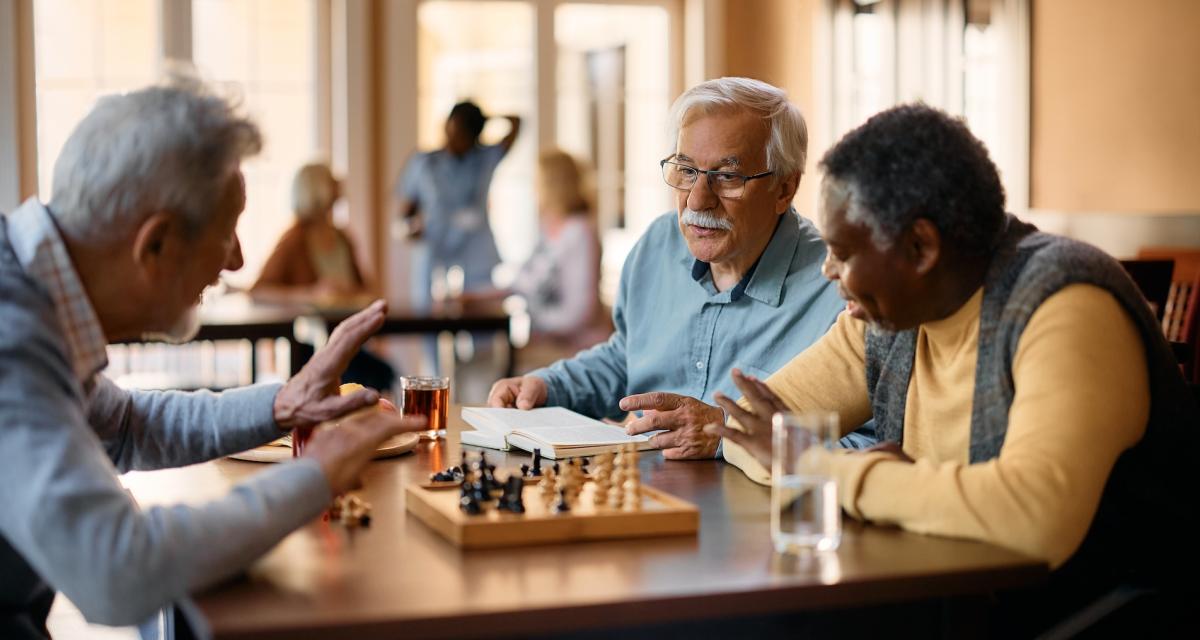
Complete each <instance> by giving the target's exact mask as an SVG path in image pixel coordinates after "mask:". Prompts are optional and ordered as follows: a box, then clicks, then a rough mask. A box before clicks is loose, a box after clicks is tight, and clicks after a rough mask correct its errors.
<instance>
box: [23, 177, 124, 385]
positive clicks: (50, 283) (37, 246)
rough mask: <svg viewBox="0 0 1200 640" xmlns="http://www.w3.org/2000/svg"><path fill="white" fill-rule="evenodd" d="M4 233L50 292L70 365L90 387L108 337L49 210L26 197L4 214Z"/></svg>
mask: <svg viewBox="0 0 1200 640" xmlns="http://www.w3.org/2000/svg"><path fill="white" fill-rule="evenodd" d="M8 233H9V239H10V241H11V242H12V247H13V252H14V253H15V254H16V256H17V262H19V263H20V265H21V267H22V268H23V269H24V270H25V273H27V274H29V276H30V277H31V278H33V280H34V281H35V282H36V283H37V284H38V285H39V286H41V287H42V288H43V289H44V290H45V291H46V293H48V294H50V299H51V300H52V301H53V302H54V309H55V312H56V313H57V314H58V320H59V322H60V323H61V324H62V329H63V337H64V338H65V339H66V341H67V346H68V347H69V348H70V351H71V353H70V357H71V367H72V369H73V370H74V371H75V375H76V377H78V378H79V381H80V383H81V384H83V386H84V388H85V389H86V388H90V387H91V386H92V385H91V382H92V378H93V377H94V376H95V375H96V374H98V373H99V372H100V371H101V370H103V369H104V368H105V367H106V366H108V353H107V352H106V347H107V346H108V342H107V341H106V340H105V339H104V331H103V329H101V327H100V319H99V318H97V317H96V310H95V309H93V308H92V302H91V300H89V299H88V297H87V292H86V291H84V290H83V283H82V282H80V281H79V274H78V273H76V271H75V265H74V264H72V263H71V256H70V255H68V254H67V246H66V244H64V243H63V239H62V235H60V234H59V231H58V227H57V226H56V225H55V224H54V219H53V218H52V217H51V215H50V210H49V209H47V208H46V207H45V206H43V205H42V203H40V202H38V201H37V199H36V198H30V199H28V200H26V201H25V203H24V204H22V205H21V206H20V207H18V208H17V210H16V211H13V212H12V213H11V214H9V215H8Z"/></svg>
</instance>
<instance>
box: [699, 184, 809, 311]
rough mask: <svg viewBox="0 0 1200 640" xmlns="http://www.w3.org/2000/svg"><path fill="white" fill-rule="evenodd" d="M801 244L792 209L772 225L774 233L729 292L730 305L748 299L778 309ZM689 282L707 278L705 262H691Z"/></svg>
mask: <svg viewBox="0 0 1200 640" xmlns="http://www.w3.org/2000/svg"><path fill="white" fill-rule="evenodd" d="M799 241H800V220H799V214H797V213H796V210H795V209H792V208H790V207H789V208H788V210H787V212H786V213H784V214H783V215H781V216H779V219H778V220H777V221H776V223H775V233H774V234H773V235H772V236H771V240H770V241H769V242H768V243H767V248H766V249H763V252H762V255H760V256H759V257H758V260H757V261H755V263H754V265H753V266H751V267H750V270H749V271H747V272H746V275H744V276H742V279H741V280H740V281H739V282H738V283H737V284H736V285H734V287H733V289H731V290H730V292H729V300H730V302H737V301H738V300H739V299H740V298H741V297H742V295H743V294H744V295H748V296H750V297H751V298H754V299H755V300H758V301H759V302H761V303H763V304H767V305H770V306H772V307H777V306H779V301H780V300H781V299H782V298H783V283H784V281H785V280H787V275H788V270H789V269H790V267H791V264H792V257H793V256H794V255H795V254H796V245H797V244H798V243H799ZM691 268H692V279H693V280H695V281H696V282H700V281H701V280H703V279H704V278H705V276H708V275H709V273H710V271H709V266H708V263H707V262H704V261H702V260H698V259H695V258H693V259H692V267H691Z"/></svg>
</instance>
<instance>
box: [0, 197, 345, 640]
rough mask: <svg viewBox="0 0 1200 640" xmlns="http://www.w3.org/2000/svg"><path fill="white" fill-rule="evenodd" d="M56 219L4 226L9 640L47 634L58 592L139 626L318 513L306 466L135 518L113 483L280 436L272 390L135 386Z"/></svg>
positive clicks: (322, 497)
mask: <svg viewBox="0 0 1200 640" xmlns="http://www.w3.org/2000/svg"><path fill="white" fill-rule="evenodd" d="M96 317H97V315H96V313H95V310H94V308H93V307H92V304H91V301H90V300H89V299H88V298H87V297H86V296H85V295H84V294H83V288H82V285H81V280H80V278H79V275H78V273H77V272H76V271H75V267H74V266H73V263H71V262H70V261H69V259H67V253H66V246H65V244H64V243H63V241H62V238H61V237H60V235H59V233H58V230H57V227H56V226H55V225H54V224H53V221H52V220H51V218H50V214H49V212H48V211H47V210H46V209H45V208H44V207H43V206H42V205H41V204H40V203H38V202H37V201H36V200H33V199H31V200H29V201H27V202H26V203H25V204H24V205H22V206H21V208H20V209H18V210H17V211H15V212H13V213H12V214H11V215H10V216H0V425H2V426H0V505H3V509H0V638H5V639H7V638H26V637H42V636H43V634H41V633H40V632H39V630H40V628H41V626H42V625H43V623H44V622H45V618H46V611H47V610H48V607H49V604H50V602H51V601H52V600H53V598H54V593H55V591H56V590H57V591H62V592H63V593H65V594H66V595H67V596H68V597H69V598H70V599H71V601H72V602H74V603H75V605H76V606H77V607H79V609H80V611H82V612H83V614H84V616H85V617H86V618H87V619H88V620H90V621H93V622H99V623H102V624H110V625H130V624H135V623H138V622H141V621H143V620H145V619H146V618H147V617H148V616H150V615H151V614H152V613H154V612H155V611H156V610H158V609H159V608H160V607H163V606H164V605H167V604H169V603H171V602H172V601H181V603H182V604H183V605H184V606H185V608H187V607H186V605H187V595H188V594H189V593H192V592H194V591H197V590H200V589H203V588H205V587H208V586H211V585H213V584H215V583H217V582H219V581H220V580H223V579H225V578H228V577H229V576H231V575H233V574H235V573H236V572H237V571H239V570H241V569H242V568H244V567H245V566H247V565H248V564H250V562H251V561H253V560H254V559H255V558H257V557H258V556H260V555H262V554H263V553H266V552H267V551H268V550H269V549H270V548H271V547H272V546H274V545H275V544H276V543H277V542H279V541H280V540H281V539H282V538H283V537H284V536H285V535H287V534H288V533H289V532H291V531H292V530H294V529H296V528H298V527H300V526H301V525H303V524H304V523H306V522H308V521H310V520H311V519H313V518H314V517H316V516H317V515H319V514H320V512H321V510H322V509H324V508H325V507H326V506H327V505H328V504H329V500H330V498H331V496H330V493H329V483H328V481H327V480H326V479H325V475H324V473H322V471H321V468H320V466H319V465H318V464H317V462H316V461H315V460H313V459H311V458H301V459H299V460H294V461H291V462H288V463H286V464H282V465H276V466H274V467H273V468H271V469H269V470H264V471H263V472H262V473H259V474H256V475H255V476H254V477H252V478H249V479H248V480H246V481H244V482H241V483H239V484H238V485H236V487H235V488H234V489H233V490H232V491H231V492H230V493H229V494H228V495H226V496H224V497H222V498H219V499H216V500H212V501H210V502H207V503H204V504H198V505H194V506H182V505H176V506H170V505H163V506H152V507H148V508H145V509H143V508H141V507H139V506H138V505H137V503H136V502H134V500H133V498H132V497H131V496H130V495H129V494H128V493H127V492H126V491H125V489H124V487H122V486H121V482H120V480H119V479H118V477H117V474H118V473H123V472H125V471H130V470H152V469H161V468H165V467H179V466H185V465H189V464H195V463H197V462H202V461H205V460H211V459H214V458H218V457H221V456H224V455H228V454H231V453H236V452H238V451H243V450H245V449H250V448H253V447H256V446H258V445H261V444H264V443H266V442H269V441H271V440H273V439H275V438H276V437H278V436H279V433H280V431H279V426H278V425H277V424H276V423H275V418H274V410H273V405H274V401H275V395H276V393H278V391H279V386H278V385H262V386H255V387H248V388H245V389H237V390H232V391H226V392H225V393H222V394H213V393H208V392H200V393H180V392H174V391H168V392H151V391H144V392H143V391H127V390H124V389H120V388H118V387H117V386H116V385H115V384H113V383H112V381H110V380H109V379H108V378H106V377H105V376H104V375H103V374H102V373H97V372H96V369H97V368H99V367H102V366H103V364H104V363H103V347H104V343H103V336H102V335H101V334H100V333H99V329H98V328H97V327H93V326H91V325H93V324H95V323H96V322H97V321H96V320H95V318H96Z"/></svg>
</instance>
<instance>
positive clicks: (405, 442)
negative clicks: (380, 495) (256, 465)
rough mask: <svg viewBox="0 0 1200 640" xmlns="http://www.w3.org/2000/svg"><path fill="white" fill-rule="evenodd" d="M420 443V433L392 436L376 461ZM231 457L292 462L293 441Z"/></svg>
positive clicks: (268, 445) (380, 449)
mask: <svg viewBox="0 0 1200 640" xmlns="http://www.w3.org/2000/svg"><path fill="white" fill-rule="evenodd" d="M420 441H421V434H419V433H401V434H400V435H397V436H392V437H391V438H390V439H388V440H387V441H385V442H384V443H383V444H381V445H379V448H378V449H376V450H375V459H376V460H378V459H380V458H391V457H392V456H398V455H400V454H402V453H408V452H409V451H412V450H413V448H414V447H416V446H417V443H418V442H420ZM276 442H287V445H286V446H284V445H280V444H275V443H276ZM229 457H230V458H233V459H234V460H245V461H247V462H283V461H285V460H291V459H292V441H291V438H290V437H289V438H286V439H285V438H280V439H279V440H276V441H275V442H272V443H270V444H264V445H263V446H261V447H255V448H253V449H250V450H249V451H243V452H241V453H235V454H233V455H231V456H229Z"/></svg>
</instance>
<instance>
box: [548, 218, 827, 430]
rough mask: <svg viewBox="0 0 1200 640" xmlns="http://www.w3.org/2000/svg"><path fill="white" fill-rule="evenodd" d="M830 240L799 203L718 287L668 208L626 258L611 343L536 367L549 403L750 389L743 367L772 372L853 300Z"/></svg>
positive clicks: (580, 406) (707, 395)
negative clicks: (826, 270)
mask: <svg viewBox="0 0 1200 640" xmlns="http://www.w3.org/2000/svg"><path fill="white" fill-rule="evenodd" d="M824 259H825V244H824V243H823V242H822V241H821V238H820V236H818V235H817V232H816V229H815V228H814V227H813V226H812V223H810V222H809V221H808V220H805V219H803V218H801V217H800V216H799V215H797V214H796V212H795V211H792V210H789V211H788V213H786V214H784V215H783V216H782V217H781V219H780V220H779V223H778V226H777V227H776V229H775V234H774V235H773V236H772V237H771V240H770V242H769V243H768V244H767V248H766V249H765V250H764V251H763V254H762V256H760V257H759V260H758V263H757V265H756V266H755V267H754V268H753V270H752V272H751V273H750V274H749V276H748V278H744V279H743V281H742V282H741V283H739V284H738V286H736V287H733V288H730V289H727V290H725V291H717V288H716V286H715V285H714V284H713V279H712V273H711V270H710V269H709V268H708V265H707V264H706V263H704V262H700V261H698V260H696V258H694V257H693V256H692V254H691V253H690V252H689V251H688V247H687V242H686V241H685V240H684V238H683V235H682V234H681V233H680V231H679V227H678V224H677V222H676V214H674V213H669V214H666V215H663V216H661V217H659V218H658V219H657V220H655V221H654V223H653V224H651V225H650V228H649V229H647V231H646V233H645V235H643V236H642V238H641V239H640V240H638V243H637V245H635V246H634V248H633V251H632V252H630V254H629V257H628V258H626V260H625V267H624V269H623V270H622V272H621V284H620V289H619V291H618V293H617V302H616V306H615V307H614V308H613V323H614V325H615V328H616V330H615V332H614V333H613V335H612V337H611V338H609V340H608V341H607V342H604V343H602V344H599V345H597V346H595V347H593V348H591V349H588V350H587V351H583V352H581V353H579V354H578V355H576V356H575V357H573V358H571V359H569V360H560V361H559V362H556V363H554V364H553V365H551V366H550V367H548V368H545V369H539V370H537V371H534V372H532V374H531V375H535V376H538V377H540V378H542V379H543V380H545V381H546V385H547V387H548V391H549V396H548V399H547V404H548V405H554V406H563V407H567V408H569V409H571V410H573V411H577V412H579V413H583V414H586V415H589V416H592V417H597V418H598V417H607V418H619V417H620V416H622V415H624V413H625V412H623V411H621V409H620V407H619V406H618V403H619V402H620V400H621V398H623V397H625V396H627V395H630V394H635V393H645V392H648V391H668V392H671V393H677V394H681V395H686V396H691V397H693V398H697V399H699V400H702V401H704V402H706V403H709V404H715V402H714V401H713V394H714V393H715V392H717V391H720V392H722V393H724V394H726V395H728V396H730V397H733V398H737V397H739V396H740V395H741V394H740V393H739V392H738V390H737V388H736V387H735V386H734V384H733V380H732V379H731V378H730V370H731V369H733V368H734V367H737V368H740V369H742V370H743V371H746V372H747V373H751V374H753V375H756V376H760V377H762V378H766V377H767V376H768V375H770V374H771V373H772V372H774V371H775V370H777V369H779V368H780V367H781V366H783V364H784V363H786V362H787V361H788V360H791V359H792V357H794V356H795V355H796V354H798V353H800V352H801V351H803V350H804V349H806V348H808V346H809V345H811V344H812V343H814V342H816V340H817V339H818V338H820V337H821V336H822V335H824V334H825V332H826V331H827V330H828V329H829V327H830V326H832V324H833V322H834V319H835V318H836V317H837V315H838V313H839V312H841V311H842V309H843V308H844V307H845V305H846V303H845V301H844V300H842V299H841V297H839V296H838V293H837V289H836V287H834V286H833V284H832V283H830V282H829V281H828V280H826V279H825V278H824V277H823V276H822V275H821V262H822V261H823V260H824Z"/></svg>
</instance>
